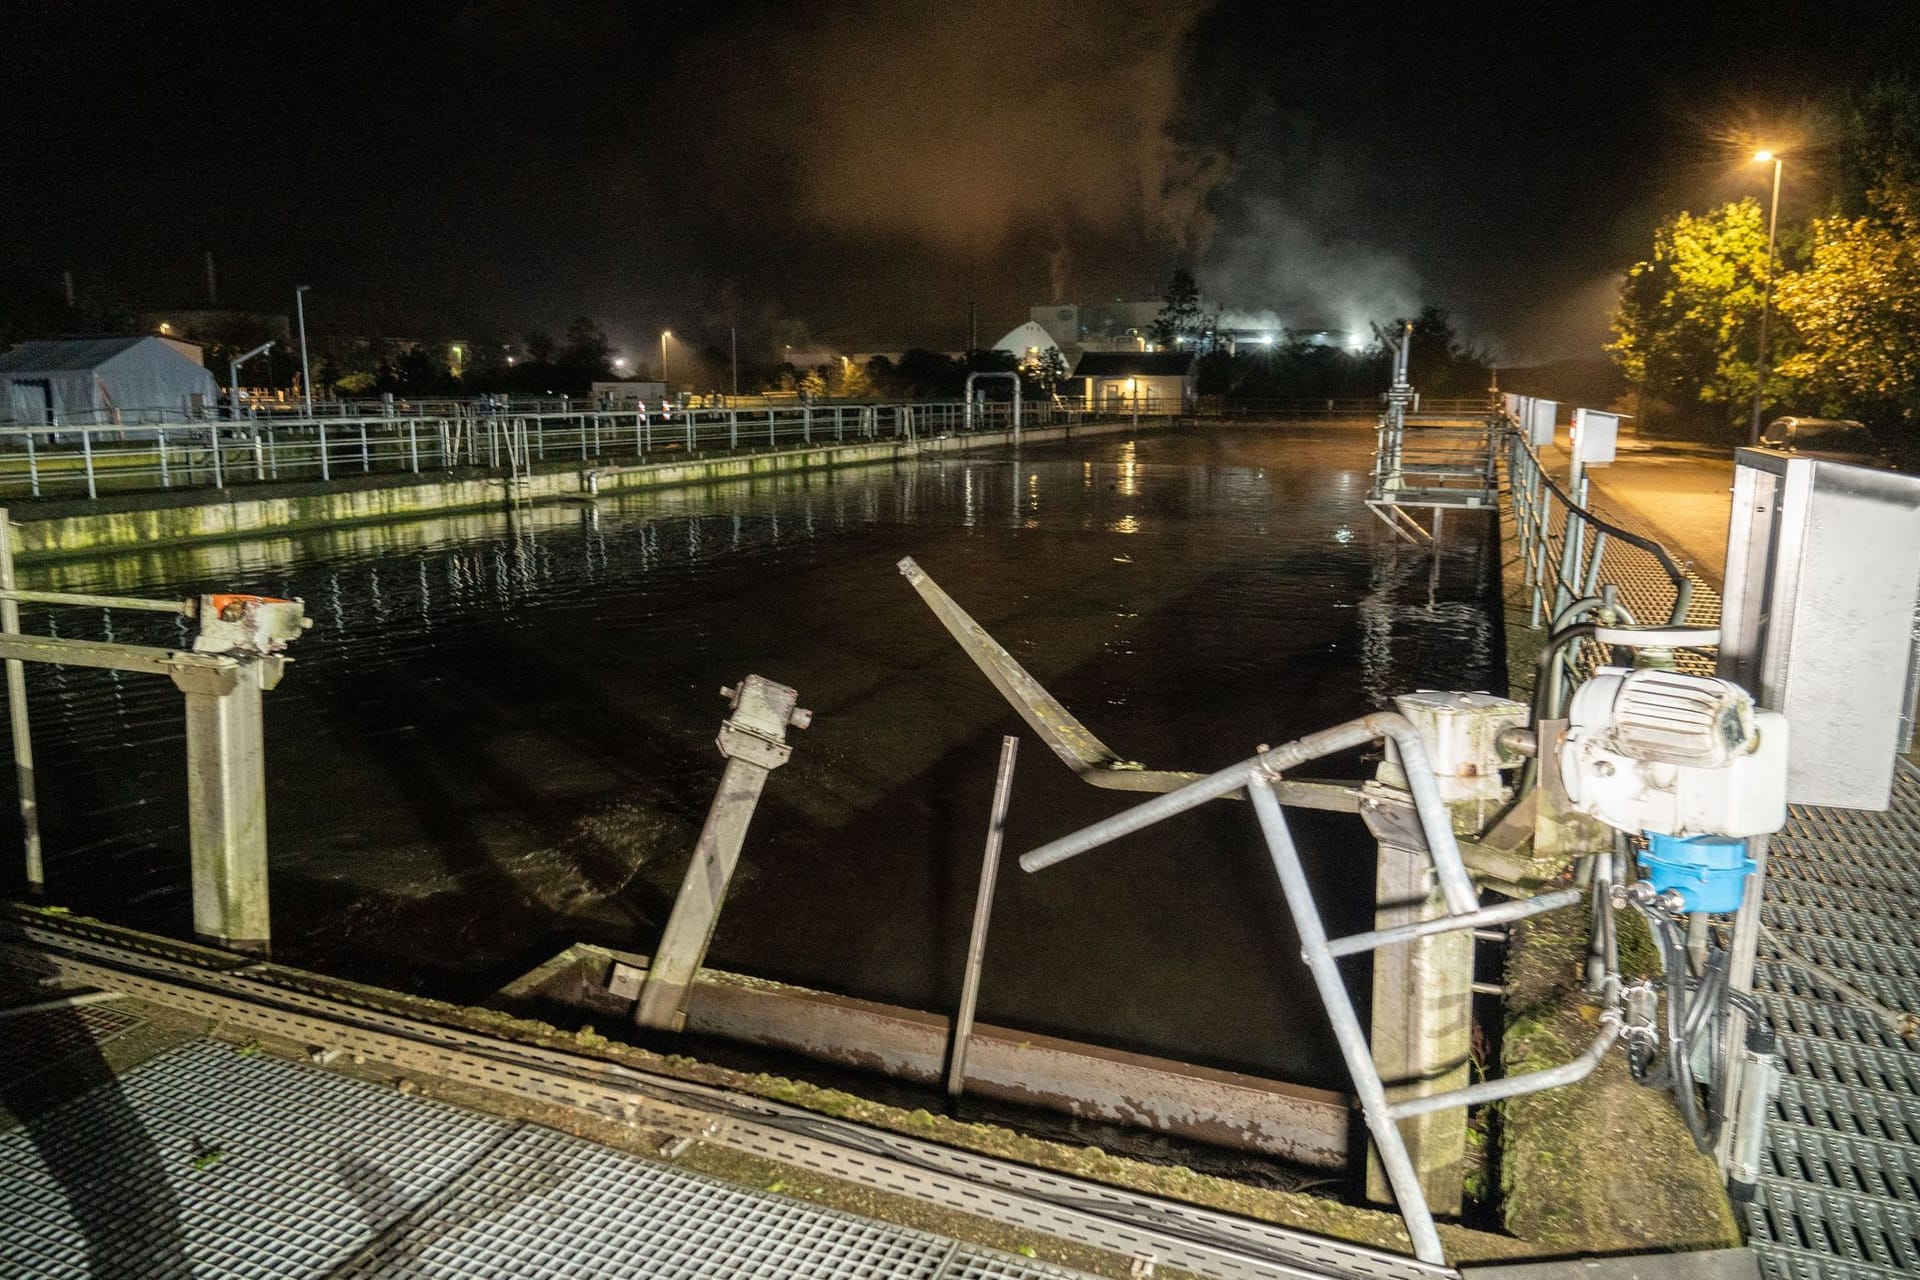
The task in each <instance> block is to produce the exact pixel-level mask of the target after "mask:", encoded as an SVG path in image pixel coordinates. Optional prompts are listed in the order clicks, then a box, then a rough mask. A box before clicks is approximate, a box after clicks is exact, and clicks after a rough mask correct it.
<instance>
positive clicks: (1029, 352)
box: [993, 320, 1060, 360]
mask: <svg viewBox="0 0 1920 1280" xmlns="http://www.w3.org/2000/svg"><path fill="white" fill-rule="evenodd" d="M993 349H994V350H995V351H1011V352H1012V353H1013V356H1014V359H1016V360H1025V359H1026V358H1027V357H1029V356H1037V355H1040V354H1042V353H1043V352H1046V351H1049V350H1052V351H1058V350H1060V344H1059V343H1057V342H1055V341H1054V340H1053V335H1052V334H1050V333H1048V332H1047V331H1046V330H1045V329H1042V328H1041V327H1040V326H1039V325H1037V324H1035V323H1034V322H1033V321H1031V320H1029V321H1027V322H1026V323H1025V324H1023V325H1021V326H1020V327H1019V328H1017V329H1014V330H1012V331H1011V332H1010V333H1008V334H1007V336H1006V337H1004V338H1002V339H1000V341H998V342H996V343H994V344H993Z"/></svg>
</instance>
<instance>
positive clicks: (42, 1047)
mask: <svg viewBox="0 0 1920 1280" xmlns="http://www.w3.org/2000/svg"><path fill="white" fill-rule="evenodd" d="M144 1021H146V1019H144V1018H142V1017H140V1016H139V1015H137V1014H132V1013H128V1012H127V1011H126V1010H124V1009H114V1008H110V1007H108V1006H106V1005H99V1004H87V1005H79V1006H76V1007H74V1008H71V1009H59V1010H53V1011H49V1012H46V1013H23V1014H21V1015H19V1016H18V1017H17V1018H9V1019H8V1020H7V1023H6V1030H5V1033H4V1034H0V1080H14V1081H18V1080H25V1079H26V1078H27V1077H29V1076H32V1075H37V1074H39V1073H40V1072H42V1071H45V1070H47V1069H49V1068H51V1067H55V1066H58V1065H59V1064H60V1063H61V1062H64V1061H65V1060H66V1059H68V1058H69V1057H71V1056H73V1054H74V1053H76V1052H77V1051H79V1050H80V1049H82V1048H85V1047H87V1046H89V1045H98V1044H105V1043H106V1042H107V1041H108V1040H111V1039H113V1037H115V1036H117V1035H121V1034H123V1033H124V1032H128V1031H131V1030H133V1029H134V1028H135V1027H137V1026H139V1025H140V1024H141V1023H142V1022H144Z"/></svg>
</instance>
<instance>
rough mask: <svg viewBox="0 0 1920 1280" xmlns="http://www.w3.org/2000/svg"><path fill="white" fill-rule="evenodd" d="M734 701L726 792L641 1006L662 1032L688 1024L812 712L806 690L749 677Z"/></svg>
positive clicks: (723, 779) (731, 694) (640, 1019)
mask: <svg viewBox="0 0 1920 1280" xmlns="http://www.w3.org/2000/svg"><path fill="white" fill-rule="evenodd" d="M722 692H723V693H725V694H726V696H727V697H728V698H730V699H732V701H733V707H734V711H733V715H732V716H731V717H729V718H728V719H727V720H726V721H725V722H724V723H722V724H721V726H720V736H719V739H718V740H717V743H716V745H717V746H718V747H719V748H720V754H721V755H723V756H726V757H727V767H726V771H725V772H724V773H722V774H721V775H720V789H719V790H718V791H717V792H715V793H714V797H713V805H712V807H711V808H709V809H708V810H707V821H706V824H705V825H704V826H703V827H701V829H700V839H699V842H698V843H697V844H695V846H694V849H693V861H692V862H690V863H688V864H687V874H686V878H685V879H683V880H682V881H681V882H680V893H679V896H678V897H676V898H675V899H674V900H673V913H672V914H671V915H669V916H668V917H667V929H666V932H665V933H664V934H662V935H661V938H660V945H659V947H658V948H656V949H655V951H654V956H653V962H652V964H651V965H649V966H648V970H647V981H646V985H645V986H643V987H641V988H640V999H639V1002H638V1003H637V1004H635V1006H634V1010H633V1020H634V1022H635V1023H637V1024H638V1025H640V1026H643V1027H652V1028H654V1029H655V1030H659V1031H679V1030H680V1029H681V1028H682V1027H683V1026H685V1024H686V1018H687V996H688V994H689V992H690V991H691V989H692V987H693V979H694V975H695V974H696V973H698V972H699V970H700V965H701V964H702V962H704V961H705V960H706V958H707V948H708V946H709V945H710V944H711V943H712V941H713V931H714V929H715V927H716V926H718V925H719V923H720V908H721V906H722V905H723V904H724V903H725V902H726V898H727V886H728V885H729V884H730V883H732V881H733V871H734V868H735V867H737V866H738V865H739V863H740V849H741V846H742V845H744V844H745V843H746V838H747V824H748V823H750V822H751V821H752V820H753V811H754V808H755V806H756V805H758V804H759V802H760V792H761V790H762V789H763V788H764V787H765V786H766V785H767V775H768V774H769V773H771V772H772V771H773V770H775V769H777V768H779V767H780V766H781V765H783V764H785V763H786V762H787V758H788V757H789V756H791V755H792V754H793V748H792V747H790V746H788V745H787V742H786V733H787V726H788V725H793V726H794V727H796V728H801V729H804V728H806V727H807V725H808V724H809V723H810V722H811V721H812V718H813V717H812V713H811V712H809V711H802V710H799V709H798V703H799V699H800V695H799V694H797V693H795V692H794V691H793V690H792V689H789V688H787V687H786V686H785V685H783V684H775V683H774V682H773V681H771V680H767V679H764V678H763V677H760V676H748V677H747V678H746V679H745V680H742V681H741V682H740V685H739V687H738V688H737V689H727V690H723V691H722Z"/></svg>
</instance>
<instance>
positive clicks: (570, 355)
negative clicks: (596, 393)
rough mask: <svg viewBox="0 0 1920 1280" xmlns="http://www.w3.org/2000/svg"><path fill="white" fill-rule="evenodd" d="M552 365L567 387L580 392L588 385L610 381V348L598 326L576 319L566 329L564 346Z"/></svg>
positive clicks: (588, 320) (584, 318)
mask: <svg viewBox="0 0 1920 1280" xmlns="http://www.w3.org/2000/svg"><path fill="white" fill-rule="evenodd" d="M554 364H555V366H556V367H557V370H558V372H559V373H560V375H561V377H562V378H563V379H564V380H565V381H566V382H567V383H568V384H569V385H571V386H573V387H575V388H576V389H578V390H582V391H584V390H586V388H587V386H588V384H590V383H592V382H596V381H602V382H604V381H607V380H609V379H611V378H612V377H613V347H612V346H611V345H609V344H608V342H607V335H606V333H605V332H603V331H602V330H601V328H600V326H599V325H597V324H595V323H594V322H593V321H592V320H590V319H588V318H587V317H586V316H578V317H576V318H575V319H574V320H573V322H572V323H571V324H569V325H568V326H567V337H566V342H565V343H564V344H563V345H562V346H561V348H560V352H559V355H558V356H556V357H555V359H554Z"/></svg>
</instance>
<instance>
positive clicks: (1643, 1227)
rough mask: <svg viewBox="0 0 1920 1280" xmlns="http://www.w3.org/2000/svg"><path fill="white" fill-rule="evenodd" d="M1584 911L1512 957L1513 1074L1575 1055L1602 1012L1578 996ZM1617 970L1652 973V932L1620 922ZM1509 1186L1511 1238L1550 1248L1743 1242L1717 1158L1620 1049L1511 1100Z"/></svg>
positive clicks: (1527, 929)
mask: <svg viewBox="0 0 1920 1280" xmlns="http://www.w3.org/2000/svg"><path fill="white" fill-rule="evenodd" d="M1586 922H1587V913H1586V912H1584V911H1577V910H1569V911H1560V912H1554V913H1552V914H1550V915H1546V916H1539V917H1536V918H1534V919H1532V920H1528V921H1526V922H1524V923H1523V924H1522V925H1520V926H1517V927H1516V929H1515V931H1514V932H1515V938H1514V944H1513V947H1512V950H1511V952H1510V953H1509V957H1508V968H1507V975H1508V988H1509V996H1508V1003H1507V1018H1508V1022H1507V1032H1506V1040H1505V1044H1504V1046H1503V1053H1502V1065H1503V1066H1504V1068H1505V1070H1506V1073H1507V1074H1508V1075H1518V1074H1520V1073H1522V1072H1526V1071H1534V1070H1538V1069H1540V1068H1541V1067H1547V1066H1553V1065H1555V1064H1557V1063H1561V1062H1565V1061H1566V1060H1567V1059H1569V1058H1571V1057H1574V1056H1576V1055H1578V1054H1579V1053H1580V1052H1581V1050H1583V1049H1584V1048H1585V1047H1586V1046H1587V1045H1588V1044H1589V1043H1591V1042H1592V1039H1593V1036H1594V1034H1595V1030H1596V1026H1595V1023H1596V1021H1597V1018H1598V1014H1599V1010H1598V1008H1597V1007H1595V1006H1594V1005H1593V1004H1592V1003H1590V1002H1589V1001H1588V1000H1587V999H1586V997H1585V993H1584V991H1583V987H1582V977H1581V975H1582V972H1583V970H1584V966H1585V961H1586ZM1620 926H1621V927H1620V961H1621V969H1622V971H1623V972H1625V973H1627V974H1628V975H1629V976H1641V975H1645V974H1647V973H1650V972H1651V971H1652V970H1654V969H1655V968H1657V964H1656V961H1655V953H1654V948H1653V945H1652V941H1651V939H1650V938H1649V937H1648V935H1647V932H1646V925H1645V923H1644V922H1643V921H1641V920H1640V918H1639V917H1638V916H1626V917H1622V918H1621V921H1620ZM1502 1121H1503V1127H1502V1133H1503V1137H1504V1144H1503V1152H1502V1160H1501V1169H1500V1182H1501V1191H1502V1193H1503V1199H1502V1204H1503V1208H1504V1211H1505V1220H1506V1225H1507V1228H1508V1229H1509V1230H1510V1231H1512V1232H1513V1233H1514V1234H1515V1235H1517V1236H1522V1237H1525V1238H1526V1239H1527V1240H1530V1241H1532V1242H1533V1243H1534V1244H1536V1245H1538V1246H1541V1247H1542V1248H1543V1249H1545V1250H1547V1251H1551V1252H1582V1253H1617V1252H1630V1251H1633V1252H1637V1251H1646V1250H1693V1249H1716V1248H1727V1247H1733V1246H1737V1245H1738V1244H1739V1243H1740V1232H1739V1229H1738V1227H1737V1226H1736V1225H1735V1223H1734V1219H1733V1213H1732V1209H1731V1207H1730V1206H1729V1205H1728V1203H1727V1197H1726V1194H1725V1192H1724V1191H1723V1190H1722V1188H1721V1182H1720V1174H1719V1170H1718V1169H1717V1168H1715V1166H1714V1163H1713V1161H1712V1160H1711V1159H1710V1158H1709V1157H1707V1156H1704V1155H1702V1154H1700V1152H1699V1151H1697V1150H1695V1149H1694V1145H1693V1140H1692V1138H1691V1137H1689V1136H1688V1134H1687V1131H1686V1127H1685V1126H1684V1125H1683V1124H1682V1123H1681V1121H1680V1117H1679V1115H1678V1113H1677V1112H1676V1111H1675V1109H1674V1106H1673V1100H1672V1098H1671V1096H1670V1095H1669V1094H1667V1093H1666V1092H1665V1091H1662V1090H1655V1089H1649V1088H1645V1087H1643V1086H1641V1085H1639V1084H1636V1083H1635V1082H1634V1081H1633V1079H1632V1078H1631V1077H1630V1075H1629V1074H1628V1072H1627V1066H1626V1062H1625V1059H1624V1058H1623V1056H1622V1055H1621V1054H1620V1053H1617V1052H1616V1053H1611V1054H1609V1055H1607V1057H1606V1059H1605V1060H1604V1061H1603V1062H1602V1063H1601V1066H1600V1068H1599V1070H1597V1071H1596V1072H1594V1074H1593V1075H1592V1076H1591V1077H1589V1078H1588V1079H1587V1080H1586V1081H1584V1082H1583V1083H1581V1084H1578V1085H1574V1086H1571V1087H1569V1088H1566V1089H1552V1090H1548V1091H1547V1092H1545V1093H1536V1094H1532V1095H1529V1096H1527V1097H1523V1098H1515V1099H1513V1100H1512V1101H1510V1102H1508V1103H1506V1104H1504V1110H1503V1114H1502Z"/></svg>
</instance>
